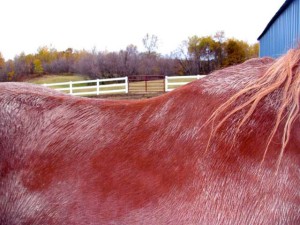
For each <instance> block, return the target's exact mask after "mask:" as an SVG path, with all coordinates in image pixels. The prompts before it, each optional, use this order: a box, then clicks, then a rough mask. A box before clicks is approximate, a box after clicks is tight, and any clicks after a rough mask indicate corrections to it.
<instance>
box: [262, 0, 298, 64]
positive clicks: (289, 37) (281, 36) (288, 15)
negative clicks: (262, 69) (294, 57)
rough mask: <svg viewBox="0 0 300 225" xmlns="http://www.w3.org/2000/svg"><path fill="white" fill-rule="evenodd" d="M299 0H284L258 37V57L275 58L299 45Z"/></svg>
mask: <svg viewBox="0 0 300 225" xmlns="http://www.w3.org/2000/svg"><path fill="white" fill-rule="evenodd" d="M299 13H300V0H286V1H285V2H284V4H283V5H282V6H281V8H280V9H279V10H278V12H277V13H276V14H275V15H274V17H273V18H272V19H271V21H270V22H269V23H268V25H267V26H266V28H265V29H264V31H263V32H262V34H261V35H260V36H259V37H258V40H259V43H260V49H259V56H260V57H264V56H270V57H273V58H277V57H279V56H281V55H282V54H284V53H286V52H287V51H288V50H289V49H290V48H294V47H296V46H298V45H299V44H300V14H299Z"/></svg>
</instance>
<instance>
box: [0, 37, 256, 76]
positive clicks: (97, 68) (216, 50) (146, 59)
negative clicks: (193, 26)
mask: <svg viewBox="0 0 300 225" xmlns="http://www.w3.org/2000/svg"><path fill="white" fill-rule="evenodd" d="M143 44H144V47H145V49H146V51H143V52H139V51H138V49H137V47H136V46H135V45H133V44H130V45H128V46H127V47H126V48H125V49H124V50H120V51H118V52H107V51H96V50H95V49H94V50H92V51H86V50H74V49H72V48H68V49H66V50H65V51H57V50H56V49H55V48H50V47H47V46H44V47H40V48H39V49H38V50H37V53H35V54H25V53H21V54H19V55H17V56H15V58H14V59H13V60H7V61H5V60H4V58H3V57H2V55H1V53H0V81H20V80H24V79H27V78H30V77H36V76H41V75H44V74H72V73H76V74H83V75H87V76H89V77H90V78H92V79H94V78H108V77H118V76H138V75H187V74H209V73H210V72H212V71H214V70H216V69H220V68H223V67H227V66H231V65H235V64H239V63H242V62H244V61H245V60H247V59H250V58H253V57H257V56H258V49H259V46H258V43H257V44H253V45H249V44H248V43H247V42H244V41H241V40H237V39H234V38H229V39H227V38H225V35H224V32H217V33H216V34H215V35H213V36H202V37H199V36H193V37H189V38H188V40H186V41H184V42H182V44H181V45H180V47H179V48H178V49H177V50H176V51H174V52H172V53H171V54H170V55H161V54H159V53H158V52H157V49H158V37H157V36H155V35H149V34H147V35H146V36H145V37H144V39H143Z"/></svg>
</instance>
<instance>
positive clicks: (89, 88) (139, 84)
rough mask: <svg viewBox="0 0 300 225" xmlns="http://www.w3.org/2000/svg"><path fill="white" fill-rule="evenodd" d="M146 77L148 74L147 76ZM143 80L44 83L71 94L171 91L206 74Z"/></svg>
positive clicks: (115, 79) (123, 79)
mask: <svg viewBox="0 0 300 225" xmlns="http://www.w3.org/2000/svg"><path fill="white" fill-rule="evenodd" d="M145 77H146V76H145ZM145 77H144V80H142V81H136V80H134V79H132V78H130V82H128V77H120V78H108V79H97V80H85V81H69V82H61V83H51V84H44V86H46V87H51V88H53V89H55V90H58V91H62V92H64V93H69V94H71V95H90V96H91V95H101V94H115V93H118V94H119V93H128V92H130V93H133V92H163V91H165V92H169V91H172V90H174V89H176V88H178V87H180V86H182V85H185V84H187V83H189V82H192V81H194V80H197V79H201V78H203V77H205V75H189V76H165V77H163V76H160V77H153V76H152V77H150V78H151V79H150V78H145Z"/></svg>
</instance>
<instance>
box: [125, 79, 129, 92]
mask: <svg viewBox="0 0 300 225" xmlns="http://www.w3.org/2000/svg"><path fill="white" fill-rule="evenodd" d="M128 89H129V82H128V77H125V93H126V94H128Z"/></svg>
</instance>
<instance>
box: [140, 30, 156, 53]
mask: <svg viewBox="0 0 300 225" xmlns="http://www.w3.org/2000/svg"><path fill="white" fill-rule="evenodd" d="M143 45H144V47H145V49H146V50H147V54H148V55H150V54H151V53H155V51H156V50H157V49H158V37H157V36H156V35H153V34H152V35H150V34H148V33H147V34H146V35H145V37H144V38H143Z"/></svg>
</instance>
